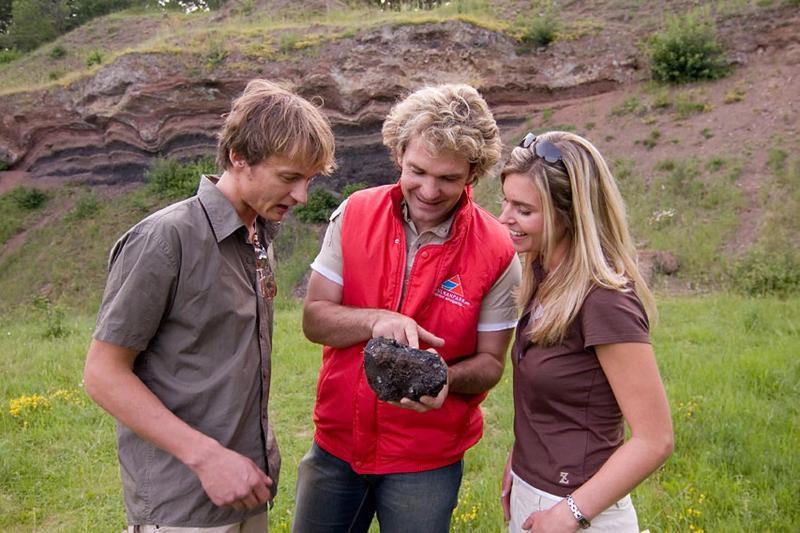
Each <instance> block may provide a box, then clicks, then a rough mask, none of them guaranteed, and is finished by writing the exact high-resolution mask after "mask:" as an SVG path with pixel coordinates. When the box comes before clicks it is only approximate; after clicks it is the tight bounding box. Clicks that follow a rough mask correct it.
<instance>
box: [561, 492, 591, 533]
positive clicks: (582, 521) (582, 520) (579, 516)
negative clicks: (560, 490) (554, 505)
mask: <svg viewBox="0 0 800 533" xmlns="http://www.w3.org/2000/svg"><path fill="white" fill-rule="evenodd" d="M567 506H569V510H570V511H572V516H574V517H575V520H577V521H578V525H579V526H580V527H581V529H589V526H591V525H592V523H591V522H589V520H588V519H587V518H586V517H585V516H583V513H581V510H580V509H578V506H577V505H576V504H575V500H574V499H573V498H572V494H567Z"/></svg>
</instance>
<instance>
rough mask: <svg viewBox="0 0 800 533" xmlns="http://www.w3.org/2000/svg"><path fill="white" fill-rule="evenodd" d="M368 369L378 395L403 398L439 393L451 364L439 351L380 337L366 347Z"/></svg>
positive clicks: (373, 387) (383, 398)
mask: <svg viewBox="0 0 800 533" xmlns="http://www.w3.org/2000/svg"><path fill="white" fill-rule="evenodd" d="M364 371H365V372H366V374H367V381H368V382H369V386H370V387H372V390H374V391H375V394H376V395H377V396H378V399H380V400H384V401H400V399H401V398H409V399H411V400H415V401H419V398H420V396H433V397H435V396H436V395H437V394H439V391H441V390H442V387H444V384H445V382H446V381H447V367H446V366H445V364H444V362H443V361H442V360H441V359H440V358H439V356H438V355H436V354H435V353H431V352H426V351H424V350H417V349H415V348H411V347H410V346H406V345H405V344H400V343H399V342H397V341H395V340H389V339H385V338H383V337H379V338H377V339H372V340H370V341H369V342H368V343H367V345H366V347H364Z"/></svg>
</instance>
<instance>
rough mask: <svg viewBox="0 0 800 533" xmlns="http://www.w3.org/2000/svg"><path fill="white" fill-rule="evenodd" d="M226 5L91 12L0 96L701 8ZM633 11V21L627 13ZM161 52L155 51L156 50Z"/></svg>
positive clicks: (740, 5)
mask: <svg viewBox="0 0 800 533" xmlns="http://www.w3.org/2000/svg"><path fill="white" fill-rule="evenodd" d="M229 4H230V5H229V6H228V7H227V8H226V9H225V10H223V12H204V11H195V12H193V13H180V12H175V11H164V10H161V9H158V8H157V7H154V8H152V9H150V10H145V9H143V8H136V9H131V10H127V11H121V12H117V13H113V14H111V15H107V16H105V17H101V18H98V19H95V20H92V21H90V22H89V23H87V24H85V25H83V26H81V27H79V28H77V29H75V30H73V31H72V32H70V33H68V34H65V35H62V36H61V37H59V38H57V39H56V40H54V41H52V42H49V43H46V44H44V45H42V46H40V47H39V48H38V49H36V50H34V51H32V52H29V53H27V54H24V55H21V56H19V57H18V58H17V59H15V60H13V61H10V62H8V63H4V62H3V61H0V95H3V94H9V93H16V92H20V91H30V90H38V89H42V88H46V87H49V86H58V85H61V86H66V85H69V84H70V83H72V82H74V81H76V80H78V79H81V78H84V77H87V76H91V75H92V74H94V73H95V72H96V71H97V70H98V69H99V68H100V67H102V66H103V65H105V64H108V63H111V62H113V61H115V60H116V59H118V58H120V57H122V56H125V55H128V54H152V55H154V56H158V55H167V56H170V55H173V56H175V58H176V59H177V60H178V61H177V63H178V64H180V65H182V67H183V68H184V70H185V73H186V74H187V75H189V76H192V75H195V76H196V75H199V74H201V73H210V72H219V71H220V70H221V69H228V70H229V71H233V72H236V71H239V72H243V71H251V72H252V71H257V69H258V65H259V63H262V62H263V61H287V62H291V61H293V60H295V59H296V58H297V56H298V55H303V54H308V55H313V54H315V53H316V49H317V48H318V47H319V45H320V44H322V43H324V42H326V41H333V40H337V39H341V38H345V37H352V36H354V35H356V34H358V33H360V32H365V31H370V30H373V29H375V28H380V27H390V28H391V27H393V26H399V25H408V24H425V23H431V22H441V21H445V20H461V21H464V22H467V23H469V24H473V25H476V26H480V27H484V28H488V29H490V30H493V31H497V32H501V33H505V34H508V35H510V36H513V37H514V38H515V39H517V40H518V42H519V43H520V47H521V50H530V49H531V48H536V47H537V46H541V45H542V44H545V45H546V44H547V43H549V42H551V41H562V42H563V41H570V40H576V39H579V38H581V37H583V36H586V35H588V34H599V33H602V32H604V31H614V30H613V28H614V27H615V26H616V24H617V23H618V20H619V18H620V17H623V18H625V19H626V20H627V22H626V23H627V24H635V25H636V27H637V28H640V29H641V31H642V33H643V35H642V37H641V39H642V43H643V44H644V42H645V37H646V36H647V35H649V34H650V32H651V31H653V30H655V29H657V28H658V27H659V26H660V25H661V24H662V23H663V17H664V13H665V12H678V13H679V12H684V11H687V10H691V9H694V8H696V7H697V6H696V3H694V2H689V1H679V2H669V3H668V4H666V5H662V6H659V7H658V8H655V9H654V8H653V7H651V6H648V5H646V3H643V2H638V1H635V2H631V1H630V0H612V1H608V2H604V4H603V5H602V6H601V9H597V10H591V11H585V10H584V9H583V7H582V6H581V4H580V3H579V2H565V3H564V5H556V4H555V3H554V2H552V1H550V0H534V1H532V2H524V1H514V2H491V1H489V0H454V1H450V2H443V3H441V5H439V6H438V7H436V8H434V9H431V10H419V9H403V10H398V11H395V10H380V9H377V8H376V7H374V4H373V5H372V7H370V6H369V5H368V3H358V2H353V3H351V4H350V5H347V4H345V3H336V4H334V7H327V8H326V7H320V6H319V5H318V6H317V7H316V8H311V9H287V6H286V5H285V4H284V5H281V6H280V7H279V8H269V3H267V6H268V7H267V8H265V9H257V8H256V7H255V3H254V2H253V1H252V0H251V1H241V2H235V3H234V2H233V0H231V2H229ZM706 4H708V5H706V8H708V9H709V10H710V11H711V12H713V14H714V15H715V16H716V17H718V18H720V19H725V18H731V17H734V16H737V15H740V14H742V13H752V12H754V11H756V12H757V11H763V10H769V9H774V8H777V7H780V6H782V5H793V4H796V0H766V1H765V0H715V1H714V2H709V3H706ZM629 12H635V13H636V17H635V18H634V19H629V20H628V15H627V13H629ZM153 60H154V61H157V59H156V58H154V59H153Z"/></svg>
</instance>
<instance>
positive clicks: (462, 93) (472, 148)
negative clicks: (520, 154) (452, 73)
mask: <svg viewBox="0 0 800 533" xmlns="http://www.w3.org/2000/svg"><path fill="white" fill-rule="evenodd" d="M417 135H421V136H422V138H423V140H424V141H425V142H426V144H427V146H428V149H429V151H430V152H431V153H434V154H435V153H437V152H439V151H441V150H451V151H454V152H458V153H460V154H463V155H464V156H466V157H467V159H468V160H469V162H470V177H471V178H472V181H476V180H478V179H479V178H481V177H482V176H484V175H485V174H486V173H487V172H488V171H489V169H491V168H492V167H493V166H494V165H495V164H496V163H497V161H499V160H500V155H501V152H502V149H503V147H502V143H501V141H500V132H499V130H498V128H497V123H496V122H495V120H494V117H493V116H492V112H491V111H490V110H489V106H488V105H487V104H486V101H485V100H484V99H483V97H482V96H481V95H480V94H479V93H478V91H476V90H475V89H474V88H473V87H470V86H469V85H464V84H449V85H438V86H436V87H425V88H423V89H420V90H418V91H416V92H414V93H412V94H411V95H409V96H408V97H406V98H405V99H404V100H402V101H401V102H399V103H398V104H396V105H395V106H394V107H393V108H392V110H391V111H390V112H389V116H388V117H386V121H385V122H384V123H383V144H384V145H386V147H387V148H388V149H389V152H390V153H391V156H392V160H393V161H395V162H397V161H398V160H399V159H400V158H401V157H402V155H403V153H404V152H405V150H406V148H407V147H408V144H409V143H410V142H411V139H412V138H414V137H415V136H417Z"/></svg>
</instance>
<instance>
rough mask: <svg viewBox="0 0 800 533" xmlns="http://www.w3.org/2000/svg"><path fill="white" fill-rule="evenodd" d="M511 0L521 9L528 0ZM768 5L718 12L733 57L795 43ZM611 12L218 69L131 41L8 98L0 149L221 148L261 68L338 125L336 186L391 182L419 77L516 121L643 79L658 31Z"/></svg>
mask: <svg viewBox="0 0 800 533" xmlns="http://www.w3.org/2000/svg"><path fill="white" fill-rule="evenodd" d="M522 4H525V5H527V3H525V2H523V3H522ZM573 4H574V5H573ZM503 5H505V9H506V10H508V11H509V13H508V16H510V17H515V16H517V15H518V12H517V11H516V10H518V9H520V6H516V4H514V3H513V2H506V3H505V4H503ZM570 5H571V6H572V8H573V9H574V10H577V11H575V12H574V13H571V14H570V13H566V14H562V17H570V16H574V17H576V18H577V17H591V16H593V15H596V14H597V13H590V12H587V13H582V12H581V10H589V11H591V10H590V9H589V7H582V5H583V3H581V2H577V3H572V4H570ZM759 13H760V15H758V16H753V15H751V14H748V15H742V16H740V17H738V18H737V17H733V18H729V19H726V21H725V22H724V23H723V24H721V26H720V29H721V30H722V31H723V40H724V41H725V44H726V45H727V46H728V48H729V50H730V51H731V53H730V57H731V59H732V60H733V61H734V62H737V63H747V62H748V61H750V60H751V59H752V58H758V56H759V55H760V54H762V53H763V52H764V50H765V49H769V48H770V47H772V48H773V49H783V50H789V52H787V53H791V50H795V52H793V53H794V56H797V55H798V54H800V52H798V50H800V44H799V43H798V40H799V39H800V38H798V33H799V32H798V31H797V29H798V27H800V17H798V13H797V10H796V9H791V8H781V9H775V10H772V11H768V12H764V11H762V12H759ZM604 15H605V16H606V18H605V20H604V21H603V22H602V29H601V30H597V31H592V30H589V31H586V32H584V33H583V34H582V35H575V36H573V38H571V39H566V40H559V41H557V42H556V43H554V44H553V45H551V46H550V47H548V48H546V49H544V48H543V49H534V50H528V51H522V50H520V49H519V48H518V44H517V43H516V42H515V41H514V40H513V39H512V38H511V37H509V36H508V35H506V34H503V33H498V32H494V31H491V30H488V29H485V28H481V27H477V26H475V25H472V24H469V23H466V22H460V21H449V22H439V23H429V24H418V25H405V26H385V27H381V28H377V29H372V30H362V31H361V32H358V33H356V35H355V36H352V37H338V38H331V39H322V40H321V44H318V45H315V47H314V48H313V53H298V54H293V55H292V56H291V57H285V56H284V57H281V58H279V59H271V60H265V59H261V58H254V57H236V56H231V57H227V58H226V59H225V60H224V61H222V62H220V63H219V64H218V65H216V66H214V68H211V69H209V68H202V69H198V68H196V63H197V56H196V54H192V52H185V53H182V54H175V53H158V54H139V53H130V54H127V55H123V56H121V57H120V58H119V59H117V60H116V61H114V62H113V63H111V64H109V65H106V66H104V67H103V68H101V69H100V70H98V71H97V72H96V73H95V74H94V75H93V76H91V77H87V78H84V79H80V80H79V81H76V82H73V83H71V84H70V85H68V86H66V87H61V86H56V87H53V88H48V89H45V90H39V91H33V92H24V93H16V94H11V95H6V96H2V97H0V117H2V119H0V160H3V161H5V162H6V164H7V166H8V167H9V168H10V169H11V170H15V171H23V172H25V173H27V175H28V176H29V177H30V178H32V179H43V178H50V179H52V178H56V179H63V180H80V181H84V182H90V183H106V184H116V183H121V182H131V181H138V180H141V179H142V178H143V175H144V172H145V171H146V169H147V168H148V167H149V166H150V164H151V163H152V160H153V159H154V158H155V157H159V156H172V157H177V158H191V157H196V156H198V155H201V154H209V153H213V151H214V146H215V144H216V141H215V132H216V130H217V129H218V127H219V125H220V123H221V114H222V113H224V112H226V111H227V109H228V108H229V105H230V101H231V100H232V99H233V98H234V97H235V96H236V95H237V94H239V93H240V92H241V90H242V89H243V87H244V85H245V84H246V82H247V81H248V80H249V79H251V78H254V77H264V78H268V79H274V80H282V81H284V82H287V83H288V84H290V85H292V86H294V88H295V89H296V90H297V91H298V92H299V93H301V94H303V95H304V96H306V97H308V98H319V99H320V100H319V101H320V102H321V105H322V107H323V109H324V111H325V112H326V113H327V115H328V116H329V117H330V120H331V122H332V124H333V126H334V130H335V133H336V137H337V155H338V160H339V170H338V171H337V173H336V175H335V176H333V178H332V181H331V182H330V186H331V187H332V188H334V189H338V188H340V187H341V185H342V184H343V183H346V182H350V181H366V182H369V183H385V182H387V181H390V180H391V179H393V176H394V174H395V172H394V169H393V168H392V163H391V161H389V158H388V156H387V153H386V151H385V150H384V149H383V146H382V144H381V137H380V127H381V122H382V120H383V117H384V116H385V115H386V113H387V111H388V109H389V108H390V106H391V105H392V103H393V102H394V101H395V100H396V99H397V98H398V97H400V96H402V95H403V94H404V93H406V92H408V91H411V90H413V89H415V88H418V87H420V86H422V85H424V84H428V83H442V82H466V83H470V84H473V85H474V86H476V87H478V88H479V89H480V90H481V92H482V93H483V94H484V96H485V97H486V99H487V101H488V102H489V104H490V106H491V107H492V109H493V111H494V112H495V115H496V117H497V119H498V122H499V124H500V125H501V129H504V130H505V131H508V130H509V129H511V128H514V127H516V126H521V125H522V123H524V122H525V121H526V120H527V119H529V118H530V117H531V116H532V113H534V112H536V111H541V110H542V109H543V108H545V107H556V108H559V107H564V105H566V104H565V103H569V105H572V104H574V103H575V102H580V101H582V100H585V101H592V100H597V98H598V97H599V96H600V95H604V94H609V93H612V92H614V91H616V90H617V89H619V88H621V87H625V86H630V85H631V84H632V83H633V82H636V81H637V80H640V79H642V78H644V77H645V76H646V73H644V72H642V71H641V70H640V69H639V66H640V61H641V60H640V59H639V58H640V57H641V55H642V52H641V50H640V49H639V48H638V47H637V43H638V42H641V40H642V38H644V37H645V36H646V35H647V33H648V32H649V31H650V30H651V29H648V28H646V27H638V28H634V26H633V25H632V24H631V17H632V16H633V17H635V16H637V14H636V13H631V12H630V11H629V10H627V9H618V10H617V11H616V12H615V11H614V10H611V9H607V10H606V11H604ZM649 15H651V17H650V19H651V20H654V19H653V17H652V15H653V13H652V12H651V13H649ZM637 32H638V33H637ZM790 57H791V56H790ZM795 59H796V58H795ZM198 72H199V73H198ZM598 105H601V104H598ZM0 175H2V173H0Z"/></svg>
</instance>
